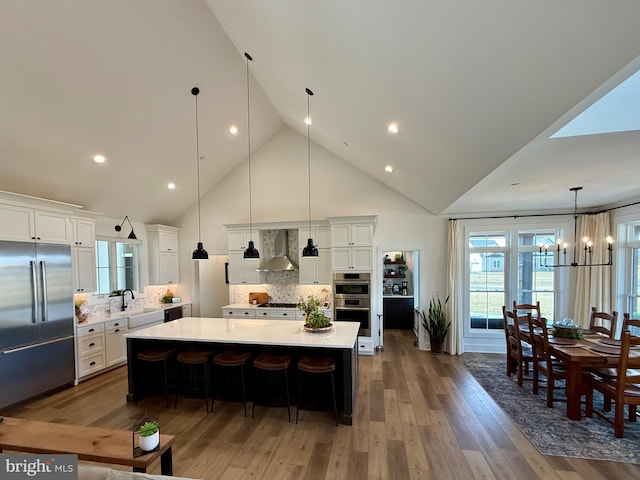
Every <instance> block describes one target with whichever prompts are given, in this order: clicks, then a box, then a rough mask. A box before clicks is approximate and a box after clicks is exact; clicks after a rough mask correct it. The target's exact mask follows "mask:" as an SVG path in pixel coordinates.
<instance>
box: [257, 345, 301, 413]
mask: <svg viewBox="0 0 640 480" xmlns="http://www.w3.org/2000/svg"><path fill="white" fill-rule="evenodd" d="M292 360H293V355H272V354H269V353H262V354H260V355H259V356H258V358H256V359H255V360H254V361H253V367H254V370H255V371H256V372H259V371H262V372H263V377H264V376H265V375H267V372H271V373H273V374H275V372H284V390H285V394H286V397H287V405H286V406H287V414H288V415H289V422H291V408H290V406H289V403H290V402H289V381H288V378H287V369H288V368H289V365H290V364H291V361H292ZM274 379H275V377H272V380H274ZM257 391H258V382H255V383H254V390H253V405H252V407H251V418H253V414H254V413H255V409H256V399H257ZM268 406H272V407H277V406H284V405H281V404H278V403H273V404H268Z"/></svg>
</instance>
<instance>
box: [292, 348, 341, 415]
mask: <svg viewBox="0 0 640 480" xmlns="http://www.w3.org/2000/svg"><path fill="white" fill-rule="evenodd" d="M335 369H336V362H335V360H334V359H333V357H318V358H316V357H309V356H303V357H302V358H300V360H298V371H299V373H300V375H299V376H298V401H297V403H296V423H298V413H299V411H300V410H301V398H302V377H303V376H304V375H305V374H306V375H318V374H329V376H330V377H331V394H332V396H333V412H334V415H335V419H336V426H338V405H337V403H336V387H335V383H334V378H333V372H334V371H335ZM302 410H304V409H302Z"/></svg>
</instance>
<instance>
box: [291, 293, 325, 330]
mask: <svg viewBox="0 0 640 480" xmlns="http://www.w3.org/2000/svg"><path fill="white" fill-rule="evenodd" d="M320 305H321V303H320V300H318V299H317V298H316V297H314V296H313V295H309V296H308V297H307V299H306V300H304V299H303V298H302V297H300V300H299V301H298V304H297V307H298V310H300V311H302V312H304V316H305V322H304V329H305V330H307V331H309V332H325V331H327V330H330V329H331V326H332V325H331V319H330V318H329V317H327V316H326V315H325V314H324V313H322V312H320V311H318V307H320Z"/></svg>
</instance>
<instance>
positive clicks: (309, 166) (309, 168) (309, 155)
mask: <svg viewBox="0 0 640 480" xmlns="http://www.w3.org/2000/svg"><path fill="white" fill-rule="evenodd" d="M305 91H306V92H307V122H306V123H307V171H308V173H309V175H308V176H309V237H311V138H310V133H309V128H310V127H311V115H310V110H309V98H310V97H311V95H313V92H311V90H309V89H308V88H307V89H305Z"/></svg>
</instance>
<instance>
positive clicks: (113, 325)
mask: <svg viewBox="0 0 640 480" xmlns="http://www.w3.org/2000/svg"><path fill="white" fill-rule="evenodd" d="M104 328H105V330H106V331H107V332H112V331H114V330H118V329H119V330H120V331H123V332H125V333H126V330H127V317H123V318H119V319H117V320H110V321H108V322H105V324H104Z"/></svg>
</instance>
